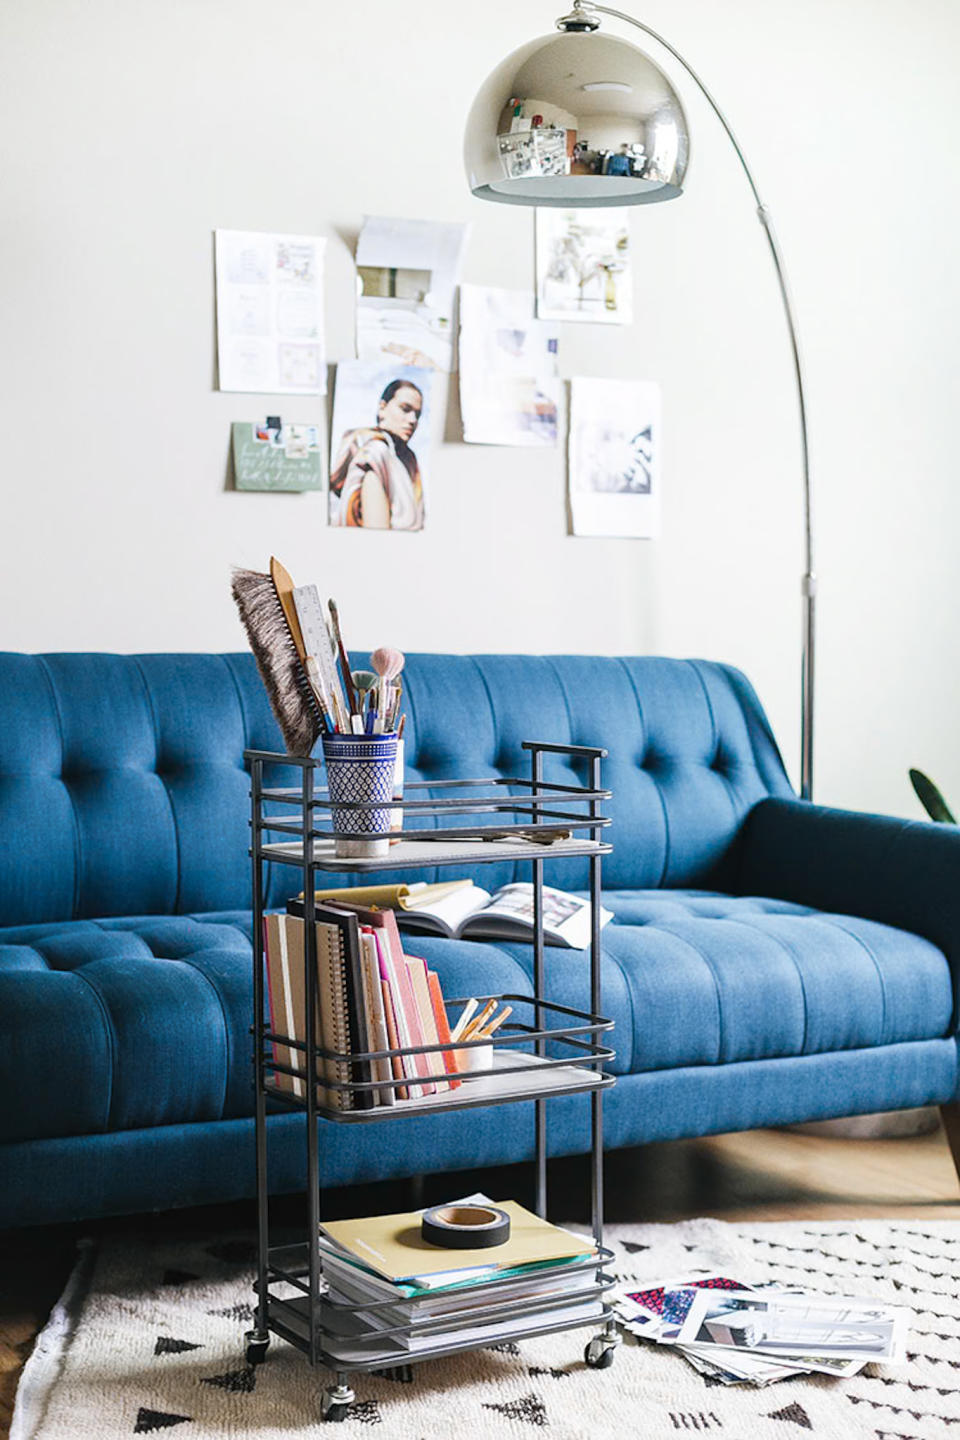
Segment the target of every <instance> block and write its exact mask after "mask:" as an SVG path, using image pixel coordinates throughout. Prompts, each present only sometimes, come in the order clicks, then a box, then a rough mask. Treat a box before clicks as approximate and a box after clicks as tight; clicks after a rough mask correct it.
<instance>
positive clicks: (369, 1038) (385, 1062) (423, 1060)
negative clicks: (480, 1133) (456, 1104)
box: [264, 904, 461, 1110]
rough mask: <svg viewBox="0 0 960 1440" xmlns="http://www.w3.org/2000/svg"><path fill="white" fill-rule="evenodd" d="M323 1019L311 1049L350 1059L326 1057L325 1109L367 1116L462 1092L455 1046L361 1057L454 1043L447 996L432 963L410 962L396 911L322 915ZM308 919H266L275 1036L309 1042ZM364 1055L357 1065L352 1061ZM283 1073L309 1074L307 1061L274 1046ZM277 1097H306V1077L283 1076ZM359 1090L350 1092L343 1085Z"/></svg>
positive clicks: (325, 910) (322, 911) (324, 909)
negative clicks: (371, 1111)
mask: <svg viewBox="0 0 960 1440" xmlns="http://www.w3.org/2000/svg"><path fill="white" fill-rule="evenodd" d="M315 917H316V918H315V922H314V923H315V931H316V953H317V1015H316V1020H317V1023H316V1036H315V1041H314V1043H315V1044H317V1045H318V1046H320V1047H321V1048H322V1049H324V1050H327V1051H332V1052H334V1053H335V1054H336V1055H337V1056H342V1057H343V1059H333V1058H330V1057H329V1056H328V1057H321V1060H320V1072H321V1075H322V1077H323V1080H324V1081H325V1082H326V1083H325V1084H321V1085H318V1087H317V1103H318V1104H319V1105H321V1106H323V1107H325V1108H326V1109H328V1110H353V1109H370V1108H373V1107H375V1106H394V1105H399V1104H402V1103H403V1102H404V1101H408V1100H420V1099H423V1098H424V1097H426V1096H430V1095H438V1094H441V1093H445V1092H449V1091H451V1090H454V1089H456V1088H457V1087H458V1086H459V1085H460V1083H461V1082H460V1080H459V1078H458V1075H459V1070H460V1062H459V1057H458V1052H457V1051H456V1050H454V1049H448V1050H438V1051H435V1052H434V1053H431V1054H424V1055H402V1056H394V1057H393V1058H385V1059H379V1060H377V1059H373V1060H371V1059H364V1058H362V1057H363V1056H365V1055H369V1054H370V1053H371V1052H376V1051H385V1050H400V1049H406V1048H409V1047H413V1048H416V1047H417V1046H423V1045H450V1044H451V1043H452V1042H451V1035H450V1027H449V1023H448V1020H447V1012H446V1007H445V1005H444V1000H443V992H442V990H441V988H440V981H439V979H438V978H437V975H436V972H435V971H433V970H430V969H429V968H428V966H427V962H426V961H425V960H422V959H420V958H419V957H417V956H413V955H405V954H404V952H403V946H402V945H401V943H400V933H399V931H398V929H397V922H396V918H395V916H394V914H393V912H392V911H391V910H379V909H363V908H355V907H347V906H339V905H333V904H327V905H318V906H317V907H316V910H315ZM304 946H305V922H304V920H303V919H302V918H301V917H300V916H297V915H292V914H286V915H282V914H281V915H267V916H266V917H265V918H264V950H265V955H266V969H267V987H266V990H267V1002H268V1010H269V1027H270V1032H271V1034H273V1035H277V1036H287V1037H289V1038H290V1039H292V1040H296V1041H299V1042H300V1044H305V1043H306V1033H307V1025H306V983H305V982H306V968H305V964H304ZM353 1057H359V1058H353ZM273 1059H274V1061H275V1062H276V1063H277V1065H280V1066H288V1067H290V1068H291V1069H300V1070H305V1069H306V1055H305V1052H304V1051H302V1050H296V1049H294V1048H293V1047H291V1046H288V1045H284V1044H283V1043H282V1041H279V1040H275V1041H274V1042H273ZM274 1083H275V1086H276V1088H277V1089H278V1090H281V1091H284V1092H286V1093H287V1094H290V1095H293V1096H295V1097H297V1098H298V1099H305V1096H306V1089H305V1084H306V1082H305V1080H304V1079H302V1078H300V1077H299V1076H297V1075H290V1074H287V1073H286V1072H285V1071H284V1070H282V1069H280V1070H277V1071H275V1073H274ZM350 1086H360V1087H366V1088H358V1089H350V1088H343V1087H350Z"/></svg>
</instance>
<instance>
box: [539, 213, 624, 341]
mask: <svg viewBox="0 0 960 1440" xmlns="http://www.w3.org/2000/svg"><path fill="white" fill-rule="evenodd" d="M629 216H630V212H629V210H626V209H619V208H618V209H607V208H604V209H602V210H590V209H574V210H562V209H553V208H541V209H538V210H537V220H536V232H537V233H536V252H537V314H538V316H539V317H540V319H541V320H585V321H593V322H597V323H600V324H603V325H629V324H630V323H631V321H632V320H633V274H632V270H631V264H630V224H629Z"/></svg>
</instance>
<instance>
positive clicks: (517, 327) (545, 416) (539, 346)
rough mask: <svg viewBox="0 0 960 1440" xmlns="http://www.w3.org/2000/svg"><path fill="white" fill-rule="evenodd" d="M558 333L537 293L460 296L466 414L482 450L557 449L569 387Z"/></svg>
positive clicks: (466, 430)
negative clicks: (561, 368) (538, 306)
mask: <svg viewBox="0 0 960 1440" xmlns="http://www.w3.org/2000/svg"><path fill="white" fill-rule="evenodd" d="M557 331H558V326H556V325H550V324H547V323H545V322H544V321H542V320H537V319H535V317H534V298H533V292H532V291H530V290H503V289H499V288H497V287H495V286H491V285H463V286H461V289H460V413H461V416H462V419H463V438H464V440H465V441H467V442H468V444H475V445H529V446H550V445H556V443H557V435H558V426H559V414H560V397H561V392H562V384H563V382H562V381H561V380H560V379H559V378H558V376H557V353H558V349H559V339H558V334H557Z"/></svg>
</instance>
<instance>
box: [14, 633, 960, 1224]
mask: <svg viewBox="0 0 960 1440" xmlns="http://www.w3.org/2000/svg"><path fill="white" fill-rule="evenodd" d="M404 678H405V687H406V688H405V702H406V708H407V715H408V721H407V731H406V735H407V769H408V779H410V780H411V781H412V780H422V781H424V782H426V783H427V784H428V785H429V784H430V783H432V782H435V781H439V780H442V779H446V778H450V777H461V776H464V775H470V776H474V777H486V778H490V777H500V778H506V779H511V778H513V779H516V778H518V777H523V776H526V775H528V774H529V757H528V756H527V755H526V754H525V752H524V751H523V750H522V742H523V741H524V740H527V739H544V740H549V741H553V742H559V743H568V744H575V745H603V746H605V747H607V749H608V750H609V752H610V754H609V759H608V760H607V761H606V762H605V765H604V781H605V783H606V784H608V785H609V786H610V787H611V789H612V790H613V792H614V798H613V800H612V802H611V804H610V805H609V807H607V808H608V809H609V812H610V813H611V814H612V816H613V819H614V824H613V826H612V827H611V829H610V830H609V831H607V832H606V833H607V837H608V838H609V839H610V840H611V841H612V843H613V845H614V852H613V854H612V855H611V856H610V857H608V858H607V859H606V860H605V861H604V866H603V870H604V881H605V886H606V887H607V888H606V891H605V899H606V903H607V904H608V905H609V906H610V907H611V908H612V909H613V911H614V913H615V920H614V921H613V923H611V924H610V925H609V926H608V927H607V929H606V930H605V931H604V933H603V952H604V956H603V987H604V1001H603V1008H604V1010H605V1011H606V1013H607V1014H608V1015H610V1017H611V1018H612V1019H613V1020H614V1021H615V1026H616V1028H615V1030H614V1032H613V1037H612V1040H613V1044H614V1046H615V1047H616V1051H617V1054H616V1059H615V1061H614V1062H613V1064H612V1066H611V1068H612V1069H613V1070H614V1071H615V1072H616V1073H617V1075H618V1076H619V1080H618V1084H617V1086H616V1087H615V1088H614V1089H613V1090H612V1091H611V1092H610V1093H609V1095H608V1096H607V1098H606V1102H605V1107H606V1114H607V1117H608V1118H607V1127H606V1136H607V1143H608V1144H610V1145H622V1144H634V1143H638V1142H640V1141H643V1140H650V1139H659V1138H667V1137H670V1136H680V1135H691V1134H702V1133H707V1132H709V1131H715V1130H724V1129H736V1128H748V1127H750V1126H753V1125H763V1124H771V1123H784V1122H788V1121H793V1120H801V1119H810V1118H820V1117H825V1116H829V1115H838V1114H853V1113H858V1112H862V1111H869V1110H873V1109H889V1108H895V1107H897V1106H909V1105H916V1104H923V1103H930V1102H939V1101H944V1100H948V1099H951V1098H953V1097H955V1096H956V1095H957V1094H958V1040H957V995H958V992H960V886H958V885H957V878H958V861H960V832H947V831H945V830H944V829H943V828H942V827H934V826H931V825H905V824H903V823H902V822H898V821H890V820H885V819H883V818H879V817H871V816H849V815H842V814H839V813H838V812H830V811H825V810H822V809H819V808H817V807H814V806H811V805H808V804H804V803H801V802H798V801H796V800H794V799H793V798H792V795H791V791H790V787H789V784H788V781H787V778H786V775H785V773H784V770H783V766H782V763H781V761H780V757H779V754H778V752H777V748H776V744H775V742H774V740H773V738H772V736H771V734H770V730H769V727H768V725H767V722H766V719H765V717H764V715H763V712H762V710H761V708H760V705H759V703H758V701H757V698H756V696H755V695H754V693H753V691H752V689H751V688H750V686H749V684H748V682H747V681H746V680H745V679H744V677H743V676H742V675H740V674H739V673H738V672H737V671H735V670H732V669H730V668H728V667H725V666H720V665H716V664H712V663H708V662H703V661H677V660H665V659H639V660H638V659H623V660H618V659H607V658H589V657H578V656H573V657H571V656H567V657H554V658H549V659H543V658H539V659H538V658H532V657H521V656H481V657H469V656H435V655H434V656H431V655H416V656H411V657H409V658H408V663H407V668H406V671H405V676H404ZM244 748H258V749H270V750H276V749H279V748H281V746H280V741H279V736H278V733H277V730H276V727H275V725H274V721H273V719H272V716H271V714H270V711H269V707H268V704H267V700H266V695H265V693H264V690H263V686H262V685H261V683H260V680H259V677H258V675H257V673H256V668H255V665H254V662H253V659H252V657H251V656H249V655H226V656H222V655H220V656H218V655H143V656H116V655H48V656H20V655H0V824H2V827H3V828H2V833H3V836H4V844H3V846H2V847H0V1096H2V1099H3V1104H2V1105H0V1177H2V1180H0V1224H13V1223H28V1222H31V1221H33V1222H40V1221H42V1220H55V1219H74V1218H79V1217H81V1216H88V1215H95V1214H108V1213H119V1212H122V1211H127V1210H137V1209H145V1208H151V1207H161V1206H167V1205H184V1204H193V1203H200V1202H201V1201H203V1200H213V1199H218V1198H229V1197H231V1196H240V1195H249V1194H251V1193H252V1190H253V1149H252V1130H251V1119H250V1116H251V1114H252V1109H253V1088H252V1066H251V1048H252V1047H251V1039H250V1035H249V1026H250V1020H251V1011H252V1000H251V992H252V977H251V969H252V966H251V917H250V910H249V906H250V863H249V859H248V857H247V847H248V843H249V830H248V815H249V809H248V807H249V801H248V776H247V774H246V773H245V769H244V761H243V750H244ZM545 778H547V779H548V780H552V781H557V782H560V783H566V782H569V781H571V780H577V781H583V780H584V779H585V778H586V772H585V769H584V767H583V765H582V764H581V763H580V762H578V761H569V760H568V759H567V758H566V757H562V756H556V757H553V756H551V757H547V759H546V761H545ZM266 779H267V783H268V784H273V783H279V784H290V783H292V777H291V774H290V772H289V770H286V769H282V768H279V767H277V768H273V769H271V770H270V772H269V773H268V774H267V776H266ZM427 793H429V791H428V792H427ZM447 793H449V792H447ZM453 823H457V822H456V821H454V822H453ZM268 868H269V872H270V873H269V876H268V903H270V904H272V905H276V906H279V905H282V904H283V903H284V901H285V900H286V899H287V897H288V895H289V894H291V893H293V892H294V891H295V890H297V889H299V885H300V876H299V874H298V872H297V871H296V870H292V869H290V868H289V867H286V866H282V865H276V864H275V865H273V866H271V867H268ZM442 873H443V875H444V877H445V878H449V877H450V874H451V872H450V871H444V872H442ZM435 875H436V871H435V870H433V869H427V870H425V871H423V872H422V875H421V877H420V878H425V879H429V878H434V877H435ZM409 878H418V877H416V876H409ZM482 878H483V881H484V883H485V884H487V885H489V886H491V887H492V886H496V885H498V884H502V883H505V882H507V881H509V880H512V879H517V878H521V879H525V878H527V875H526V873H525V867H521V865H520V863H519V862H516V863H514V862H511V863H504V864H498V865H493V866H489V867H486V868H485V871H484V875H483V877H482ZM546 878H547V881H548V883H555V884H559V885H560V886H562V887H563V888H566V889H578V888H583V887H584V886H585V885H586V883H587V870H586V866H585V864H581V863H580V862H570V863H565V864H561V863H559V862H557V863H555V864H553V865H550V866H548V867H547V876H546ZM410 948H411V949H412V950H416V951H419V952H420V953H422V954H424V955H426V956H427V957H428V959H429V961H430V963H431V965H432V966H434V967H435V968H436V969H437V970H438V972H439V974H440V976H441V980H442V983H443V986H444V990H445V993H446V994H447V995H454V994H462V995H466V994H471V993H477V992H482V991H495V990H499V991H512V992H515V993H518V994H521V995H523V994H530V993H531V991H532V979H531V975H532V955H531V950H530V947H529V946H527V945H519V944H498V945H492V944H489V943H486V944H485V943H463V942H459V943H458V942H448V941H441V940H437V939H433V938H417V939H416V940H415V941H411V944H410ZM548 975H549V994H550V996H551V998H553V999H555V1000H556V1001H558V1002H560V1003H563V1004H569V1005H573V1006H577V1007H583V1008H585V1007H586V1006H587V1002H588V983H589V976H588V964H587V959H586V956H585V955H583V954H581V953H579V952H571V951H566V950H550V951H548ZM588 1113H589V1106H588V1105H587V1104H586V1103H581V1102H580V1101H577V1100H573V1099H571V1100H564V1101H562V1102H559V1103H558V1104H557V1105H556V1106H555V1107H552V1114H551V1131H550V1134H551V1145H552V1146H553V1148H554V1150H555V1151H556V1153H562V1152H570V1151H575V1150H578V1149H582V1148H583V1147H584V1146H585V1145H586V1142H587V1128H586V1127H587V1116H588ZM402 1123H403V1125H404V1129H403V1130H402V1131H400V1132H397V1131H395V1130H394V1129H393V1127H392V1126H390V1127H387V1128H386V1129H385V1128H384V1127H382V1126H350V1127H347V1126H335V1125H323V1126H322V1155H323V1166H324V1177H325V1183H328V1184H342V1183H346V1182H348V1181H353V1180H363V1179H372V1178H375V1177H378V1176H387V1175H401V1174H410V1173H416V1172H417V1171H419V1170H423V1169H437V1168H441V1167H444V1168H450V1169H454V1168H457V1167H466V1166H473V1165H478V1164H483V1163H494V1162H497V1161H500V1160H515V1159H521V1158H525V1157H526V1156H528V1155H529V1154H530V1153H531V1144H532V1119H531V1116H530V1110H529V1107H528V1106H523V1105H517V1106H509V1107H506V1108H504V1109H499V1108H498V1109H495V1110H490V1111H487V1112H470V1113H469V1115H467V1116H466V1117H464V1116H463V1115H461V1114H456V1113H455V1114H441V1115H437V1116H435V1117H431V1118H430V1119H429V1120H426V1119H425V1120H413V1119H409V1118H405V1119H404V1120H403V1122H402ZM270 1129H271V1135H272V1141H271V1144H272V1147H273V1153H274V1159H275V1173H274V1176H273V1179H272V1184H273V1186H274V1188H276V1189H293V1188H296V1187H297V1186H299V1185H301V1184H302V1181H303V1155H302V1139H303V1121H302V1117H300V1116H290V1115H289V1114H284V1113H276V1114H273V1115H272V1116H271V1119H270ZM400 1134H402V1135H403V1136H404V1143H403V1144H402V1145H401V1144H397V1143H396V1140H397V1136H398V1135H400Z"/></svg>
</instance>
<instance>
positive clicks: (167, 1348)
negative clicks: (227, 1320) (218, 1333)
mask: <svg viewBox="0 0 960 1440" xmlns="http://www.w3.org/2000/svg"><path fill="white" fill-rule="evenodd" d="M202 1349H203V1346H202V1345H194V1343H193V1341H192V1340H174V1339H173V1337H172V1336H171V1335H158V1336H157V1343H156V1345H155V1346H154V1347H153V1353H154V1355H182V1354H183V1352H184V1351H185V1350H202Z"/></svg>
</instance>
